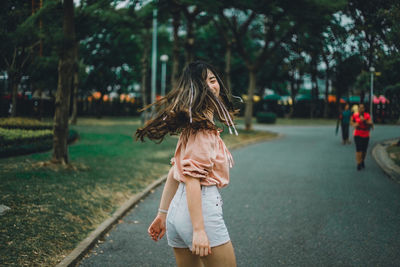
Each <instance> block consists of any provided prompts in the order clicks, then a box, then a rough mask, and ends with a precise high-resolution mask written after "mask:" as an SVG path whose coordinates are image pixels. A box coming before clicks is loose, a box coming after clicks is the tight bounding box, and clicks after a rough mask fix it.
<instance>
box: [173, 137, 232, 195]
mask: <svg viewBox="0 0 400 267" xmlns="http://www.w3.org/2000/svg"><path fill="white" fill-rule="evenodd" d="M171 164H172V165H173V168H174V169H173V171H174V178H175V179H176V180H177V181H180V182H185V181H186V179H187V177H186V176H190V177H194V178H199V179H200V184H201V185H204V186H210V185H216V186H217V187H218V188H222V187H225V186H226V185H228V183H229V168H232V166H233V158H232V155H231V153H230V152H229V150H228V149H227V147H226V146H225V143H224V141H222V139H221V137H220V135H219V131H214V130H200V131H198V132H196V133H195V134H190V135H189V138H188V140H187V142H186V143H184V142H183V140H182V136H181V137H180V138H179V141H178V143H177V145H176V150H175V156H174V157H173V158H172V159H171Z"/></svg>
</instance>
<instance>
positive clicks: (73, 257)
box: [56, 175, 167, 267]
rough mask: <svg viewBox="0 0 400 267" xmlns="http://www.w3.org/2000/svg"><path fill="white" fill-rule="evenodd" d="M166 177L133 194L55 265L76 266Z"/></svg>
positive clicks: (62, 266) (59, 266) (61, 266)
mask: <svg viewBox="0 0 400 267" xmlns="http://www.w3.org/2000/svg"><path fill="white" fill-rule="evenodd" d="M166 179H167V175H163V176H162V177H160V178H158V179H157V180H155V181H154V182H152V183H151V184H150V185H148V186H147V187H146V188H145V189H144V190H143V191H142V192H140V193H137V194H135V195H133V196H132V197H131V198H130V199H129V200H127V201H126V202H125V203H124V204H123V205H122V206H121V207H119V208H118V210H117V211H116V212H114V214H113V215H112V217H110V218H108V219H107V220H105V221H104V222H103V223H102V224H100V226H98V227H97V228H96V229H95V230H94V231H93V232H91V233H90V235H89V236H88V237H86V238H85V239H84V240H83V241H81V242H80V243H79V244H78V246H77V247H76V248H75V249H74V250H73V251H72V252H71V253H70V254H68V256H67V257H65V258H64V259H63V260H62V261H61V262H60V263H59V264H57V265H56V267H66V266H68V267H69V266H76V264H77V263H78V262H79V261H80V260H81V259H82V258H83V257H84V256H85V254H86V253H87V252H88V251H89V250H90V249H91V248H92V247H93V246H94V245H95V244H96V242H97V240H99V239H100V238H101V236H103V235H104V234H105V233H107V232H108V231H109V230H110V229H111V228H112V226H114V224H116V223H117V222H118V220H119V219H121V218H122V217H123V216H124V215H125V214H126V213H127V212H128V211H129V210H130V209H132V207H133V206H134V205H135V204H136V203H138V202H139V201H140V200H141V199H142V198H143V197H145V196H147V195H148V194H149V193H150V191H151V190H153V189H154V188H155V187H157V186H158V185H160V184H161V183H163V182H164V181H165V180H166Z"/></svg>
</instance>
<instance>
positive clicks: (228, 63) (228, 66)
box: [225, 42, 232, 90]
mask: <svg viewBox="0 0 400 267" xmlns="http://www.w3.org/2000/svg"><path fill="white" fill-rule="evenodd" d="M231 58H232V44H231V43H230V42H227V44H226V51H225V80H226V86H227V87H228V88H229V90H232V87H231Z"/></svg>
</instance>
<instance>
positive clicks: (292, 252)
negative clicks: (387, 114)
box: [81, 125, 400, 267]
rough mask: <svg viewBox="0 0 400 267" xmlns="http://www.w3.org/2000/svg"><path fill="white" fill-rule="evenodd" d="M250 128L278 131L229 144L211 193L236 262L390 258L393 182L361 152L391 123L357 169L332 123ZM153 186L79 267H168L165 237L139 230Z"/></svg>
mask: <svg viewBox="0 0 400 267" xmlns="http://www.w3.org/2000/svg"><path fill="white" fill-rule="evenodd" d="M259 127H260V128H261V129H268V130H272V131H276V132H280V133H282V134H284V137H283V138H281V139H278V140H274V141H270V142H265V143H260V144H255V145H251V146H247V147H244V148H241V149H238V150H235V151H233V153H232V154H233V157H234V159H235V162H236V164H235V167H234V168H233V169H232V171H231V184H230V185H229V186H228V187H227V188H225V189H223V190H222V191H221V194H222V196H223V199H224V217H225V221H226V224H227V226H228V230H229V232H230V235H231V239H232V242H233V244H234V247H235V253H236V257H237V262H238V266H246V267H247V266H400V184H397V183H395V182H393V181H392V180H390V179H389V178H388V177H387V176H386V175H385V174H384V173H383V171H382V170H381V169H380V168H379V167H378V165H377V164H376V162H375V161H374V160H373V159H372V158H371V154H370V151H371V148H372V146H373V145H374V143H376V142H378V141H382V140H385V139H389V138H394V137H398V136H400V127H398V126H397V127H396V126H379V125H378V126H376V128H375V130H374V131H373V133H372V137H371V143H370V147H369V148H370V149H369V153H368V156H367V160H366V169H365V170H363V171H357V170H356V165H355V155H354V154H355V147H354V145H353V144H352V145H350V146H349V145H348V146H343V145H341V143H340V137H339V136H335V135H334V127H333V126H304V127H302V126H281V127H279V126H268V127H266V126H259ZM256 128H258V126H257V127H256ZM161 190H162V187H159V188H157V189H156V190H155V191H154V193H153V194H150V195H149V196H148V197H146V198H145V199H144V200H143V201H142V202H141V203H140V204H139V205H138V206H137V207H136V208H135V209H133V210H132V211H131V212H130V213H129V214H128V215H127V216H126V217H125V218H124V219H123V221H122V222H121V223H120V224H118V225H117V226H116V227H115V228H114V229H113V230H112V231H111V232H110V233H109V236H107V237H106V239H105V240H104V243H101V244H98V246H96V248H94V249H93V250H92V251H91V253H90V254H88V256H87V258H85V259H84V260H83V261H82V262H81V266H113V267H117V266H174V265H175V260H174V257H173V252H172V249H171V248H170V247H168V245H167V243H166V240H165V238H164V239H163V240H161V241H159V242H158V243H155V242H153V241H152V240H151V239H150V238H149V237H148V236H147V232H146V230H147V227H148V225H149V223H150V222H151V221H152V219H153V217H154V215H155V214H156V212H157V208H158V204H159V199H160V195H161Z"/></svg>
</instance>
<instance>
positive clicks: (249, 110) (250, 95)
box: [244, 68, 256, 131]
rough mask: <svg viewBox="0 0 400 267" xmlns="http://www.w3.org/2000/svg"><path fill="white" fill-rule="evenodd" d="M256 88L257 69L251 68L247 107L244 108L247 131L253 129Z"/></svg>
mask: <svg viewBox="0 0 400 267" xmlns="http://www.w3.org/2000/svg"><path fill="white" fill-rule="evenodd" d="M255 89H256V71H255V70H254V69H253V68H249V88H248V91H247V100H246V107H245V110H244V124H245V129H246V131H249V130H251V129H252V123H251V120H252V118H253V96H254V91H255Z"/></svg>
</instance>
